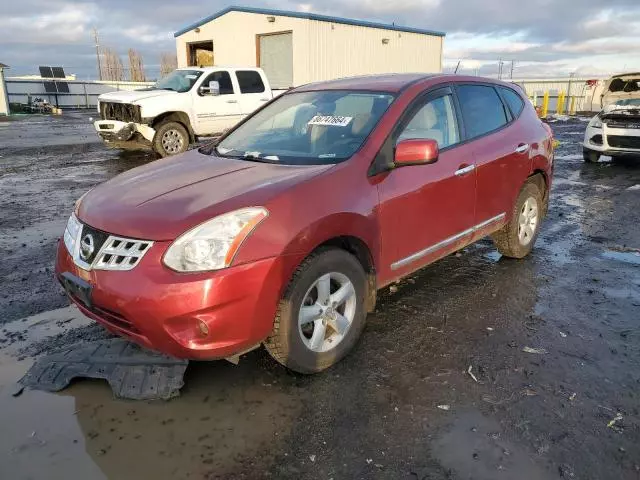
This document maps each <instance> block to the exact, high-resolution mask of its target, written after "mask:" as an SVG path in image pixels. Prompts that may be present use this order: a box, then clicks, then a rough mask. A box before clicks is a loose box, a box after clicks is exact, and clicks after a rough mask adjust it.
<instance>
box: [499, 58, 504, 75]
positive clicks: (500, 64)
mask: <svg viewBox="0 0 640 480" xmlns="http://www.w3.org/2000/svg"><path fill="white" fill-rule="evenodd" d="M503 64H504V62H503V61H502V59H501V58H500V59H499V60H498V80H502V65H503Z"/></svg>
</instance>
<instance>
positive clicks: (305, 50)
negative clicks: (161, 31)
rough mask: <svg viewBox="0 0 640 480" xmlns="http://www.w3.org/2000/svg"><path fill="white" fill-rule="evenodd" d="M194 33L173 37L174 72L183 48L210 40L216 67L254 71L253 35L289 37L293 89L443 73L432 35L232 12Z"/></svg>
mask: <svg viewBox="0 0 640 480" xmlns="http://www.w3.org/2000/svg"><path fill="white" fill-rule="evenodd" d="M268 17H275V22H269V21H268ZM198 28H199V30H200V31H199V33H196V31H195V28H194V29H193V30H189V31H187V32H185V33H182V34H178V35H177V36H176V52H177V56H178V66H179V67H186V66H187V44H188V43H191V42H202V41H210V40H213V50H214V58H215V63H216V65H220V66H236V67H242V66H244V67H246V66H257V52H256V35H260V34H268V33H277V32H286V31H291V32H292V33H293V84H294V86H298V85H302V84H305V83H309V82H314V81H321V80H328V79H334V78H340V77H346V76H353V75H362V74H370V73H389V72H441V71H442V45H443V37H442V36H440V35H436V34H434V35H429V34H424V33H411V32H407V31H398V30H389V29H384V28H373V27H370V26H361V25H351V24H345V23H331V22H327V21H319V20H310V19H308V18H298V17H292V16H274V15H267V14H258V13H248V12H242V11H235V10H232V11H229V12H228V13H226V14H224V15H222V16H217V17H216V18H215V19H213V20H211V21H209V22H207V23H204V24H201V25H199V26H198ZM178 33H179V32H178ZM383 39H388V40H389V41H388V43H387V44H383V43H382V40H383Z"/></svg>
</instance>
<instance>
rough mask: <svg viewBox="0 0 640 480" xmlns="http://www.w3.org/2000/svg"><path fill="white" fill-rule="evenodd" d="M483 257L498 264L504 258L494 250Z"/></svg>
mask: <svg viewBox="0 0 640 480" xmlns="http://www.w3.org/2000/svg"><path fill="white" fill-rule="evenodd" d="M483 257H484V258H486V259H488V260H491V261H492V262H497V261H498V260H500V259H501V258H502V255H501V254H500V252H498V251H497V250H494V251H492V252H487V253H485V254H484V255H483Z"/></svg>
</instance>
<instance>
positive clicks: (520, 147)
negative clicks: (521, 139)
mask: <svg viewBox="0 0 640 480" xmlns="http://www.w3.org/2000/svg"><path fill="white" fill-rule="evenodd" d="M527 150H529V144H528V143H521V144H520V145H518V148H516V153H525V152H526V151H527Z"/></svg>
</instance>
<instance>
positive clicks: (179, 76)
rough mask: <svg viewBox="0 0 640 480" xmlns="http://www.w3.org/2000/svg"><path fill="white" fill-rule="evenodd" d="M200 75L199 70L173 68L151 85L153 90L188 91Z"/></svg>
mask: <svg viewBox="0 0 640 480" xmlns="http://www.w3.org/2000/svg"><path fill="white" fill-rule="evenodd" d="M200 75H202V72H201V71H200V70H174V71H173V72H171V73H170V74H169V75H167V76H166V77H164V78H161V79H160V80H158V82H157V83H156V84H155V85H154V86H153V88H154V89H155V90H173V91H174V92H188V91H189V90H191V87H193V84H194V83H196V80H198V77H200Z"/></svg>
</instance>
